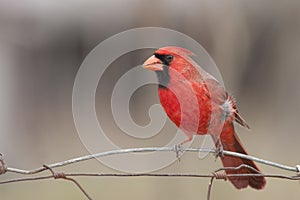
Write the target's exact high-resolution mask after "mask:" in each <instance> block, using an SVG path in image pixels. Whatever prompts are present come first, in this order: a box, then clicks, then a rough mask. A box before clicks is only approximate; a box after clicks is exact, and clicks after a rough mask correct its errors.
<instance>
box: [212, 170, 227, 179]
mask: <svg viewBox="0 0 300 200" xmlns="http://www.w3.org/2000/svg"><path fill="white" fill-rule="evenodd" d="M212 175H213V177H214V178H216V179H223V180H225V181H226V180H227V175H226V173H224V172H220V171H214V172H212Z"/></svg>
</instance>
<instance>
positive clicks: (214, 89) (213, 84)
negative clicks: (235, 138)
mask: <svg viewBox="0 0 300 200" xmlns="http://www.w3.org/2000/svg"><path fill="white" fill-rule="evenodd" d="M205 85H206V87H207V95H208V96H209V97H210V99H211V100H212V102H213V103H215V104H217V105H219V106H221V108H222V109H223V110H224V112H228V110H226V109H229V110H230V111H231V112H233V114H234V120H235V122H237V123H238V124H240V125H241V126H243V127H245V128H248V129H250V127H249V125H248V124H247V123H246V121H245V120H244V119H243V118H242V116H241V115H240V114H239V112H238V109H237V106H236V103H235V100H234V99H233V97H231V96H230V95H228V93H227V92H226V91H225V89H224V87H223V86H222V85H221V84H220V83H219V82H218V81H217V80H216V79H214V78H209V79H205ZM227 104H228V105H227ZM228 106H230V107H228Z"/></svg>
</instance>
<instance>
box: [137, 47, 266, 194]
mask: <svg viewBox="0 0 300 200" xmlns="http://www.w3.org/2000/svg"><path fill="white" fill-rule="evenodd" d="M190 55H193V53H192V52H191V51H189V50H187V49H184V48H180V47H175V46H169V47H163V48H160V49H158V50H157V51H155V53H154V54H153V55H152V56H151V57H150V58H149V59H147V60H146V61H145V62H144V64H143V67H144V68H146V69H150V70H153V71H155V72H156V75H157V78H158V83H159V85H158V94H159V98H160V102H161V105H162V107H163V108H164V110H165V112H166V114H167V115H168V117H169V118H170V119H171V120H172V121H173V122H174V123H175V124H176V125H177V126H178V127H179V128H180V129H182V130H183V132H184V133H185V134H186V136H187V139H186V140H185V141H183V142H182V143H181V144H184V143H186V142H189V141H191V140H192V138H193V136H194V135H196V134H200V135H205V134H210V135H211V136H212V138H213V140H214V142H215V144H216V147H220V146H221V147H222V148H223V149H224V150H228V151H234V152H238V153H242V154H247V152H246V150H245V149H244V147H243V145H242V144H241V141H240V139H239V138H238V136H237V134H236V133H235V130H234V124H233V122H234V121H235V122H237V123H238V124H240V125H241V126H243V127H246V128H249V126H248V125H247V124H246V122H245V120H244V119H243V118H242V117H241V116H240V114H239V113H238V110H237V108H236V104H235V101H234V99H233V98H232V97H231V96H230V95H228V93H227V92H226V91H225V89H224V87H223V86H222V85H221V84H220V83H219V82H218V81H217V80H216V79H215V78H214V77H213V76H212V75H210V74H209V73H207V72H206V71H204V70H203V69H202V68H201V67H200V66H198V65H197V64H196V63H195V62H194V61H193V60H192V59H191V58H190ZM221 159H222V162H223V165H224V167H238V166H240V165H241V164H246V165H248V166H251V167H253V168H255V169H256V170H257V171H258V172H260V170H259V168H258V167H257V166H256V164H255V163H254V162H253V161H250V160H247V159H242V158H238V157H233V156H221ZM226 173H227V174H250V173H256V172H254V171H253V170H251V169H248V168H241V169H239V170H226ZM228 179H229V180H230V181H231V183H232V184H233V185H234V186H235V187H236V188H237V189H242V188H246V187H247V186H248V185H250V186H251V187H252V188H255V189H262V188H264V186H265V184H266V180H265V178H264V177H262V176H245V177H229V178H228Z"/></svg>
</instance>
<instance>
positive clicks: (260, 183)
mask: <svg viewBox="0 0 300 200" xmlns="http://www.w3.org/2000/svg"><path fill="white" fill-rule="evenodd" d="M229 126H230V127H227V128H226V129H223V131H222V133H221V136H220V138H221V143H222V145H223V149H224V150H228V151H233V152H238V153H242V154H246V155H247V152H246V150H245V149H244V148H243V145H242V143H241V141H240V139H239V138H238V136H237V135H236V133H235V131H234V127H233V124H232V123H231V124H230V125H229ZM229 136H230V137H229ZM232 137H233V138H232ZM228 139H230V140H231V141H228ZM221 159H222V163H223V165H224V167H238V166H240V165H241V164H246V165H248V166H251V167H253V168H254V169H256V170H257V171H260V169H259V168H258V167H257V166H256V164H255V163H254V162H253V161H251V160H247V159H242V158H238V157H233V156H224V157H222V158H221ZM226 173H227V174H253V173H256V172H254V171H253V170H251V169H248V168H241V169H239V170H226ZM228 179H229V181H230V182H231V183H232V184H233V185H234V186H235V187H236V188H237V189H242V188H246V187H247V186H248V185H249V186H250V187H252V188H255V189H263V188H264V186H265V184H266V180H265V178H264V177H262V176H260V177H258V176H247V177H229V178H228Z"/></svg>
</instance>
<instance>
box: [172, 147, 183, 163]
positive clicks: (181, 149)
mask: <svg viewBox="0 0 300 200" xmlns="http://www.w3.org/2000/svg"><path fill="white" fill-rule="evenodd" d="M174 152H175V153H176V158H177V159H178V161H180V157H181V155H182V153H183V148H182V144H176V145H175V146H174Z"/></svg>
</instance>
